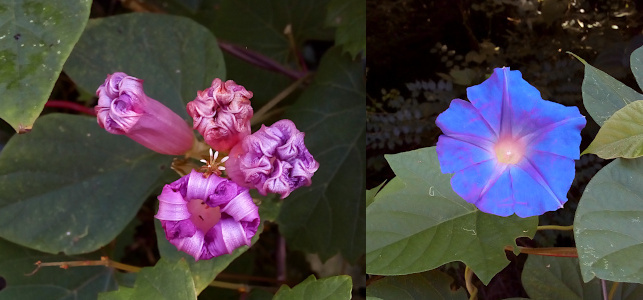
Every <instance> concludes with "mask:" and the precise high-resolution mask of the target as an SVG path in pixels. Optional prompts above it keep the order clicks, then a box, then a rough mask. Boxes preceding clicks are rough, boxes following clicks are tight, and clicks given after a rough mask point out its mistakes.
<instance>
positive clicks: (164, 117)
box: [94, 72, 194, 155]
mask: <svg viewBox="0 0 643 300" xmlns="http://www.w3.org/2000/svg"><path fill="white" fill-rule="evenodd" d="M96 95H97V96H98V105H96V107H95V108H94V110H95V111H96V115H97V121H98V125H100V126H101V127H102V128H104V129H105V130H106V131H107V132H109V133H113V134H124V135H126V136H127V137H129V138H131V139H132V140H134V141H136V142H138V143H139V144H141V145H143V146H145V147H147V148H149V149H151V150H154V151H156V152H159V153H162V154H170V155H180V154H184V153H185V152H187V151H188V150H190V148H192V144H193V143H194V134H193V133H192V130H191V129H190V127H189V126H188V125H187V124H186V123H185V121H183V119H182V118H181V117H180V116H179V115H177V114H176V113H174V112H173V111H172V110H170V109H169V108H167V107H166V106H165V105H163V104H162V103H160V102H158V101H156V100H154V99H152V98H149V97H147V96H146V95H145V93H144V92H143V81H142V80H140V79H138V78H135V77H132V76H127V74H125V73H122V72H117V73H114V74H111V75H108V76H107V79H106V80H105V83H103V84H102V85H101V86H100V87H99V88H98V90H97V91H96Z"/></svg>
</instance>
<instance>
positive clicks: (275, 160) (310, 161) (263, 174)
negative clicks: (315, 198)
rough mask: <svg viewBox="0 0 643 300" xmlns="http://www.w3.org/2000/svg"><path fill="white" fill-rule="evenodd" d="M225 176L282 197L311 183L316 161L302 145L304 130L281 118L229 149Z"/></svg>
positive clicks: (245, 185)
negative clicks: (226, 174) (301, 130)
mask: <svg viewBox="0 0 643 300" xmlns="http://www.w3.org/2000/svg"><path fill="white" fill-rule="evenodd" d="M229 157H230V159H229V160H228V161H227V162H226V170H227V172H228V176H229V177H230V178H231V179H232V180H234V181H235V182H236V183H237V184H239V185H241V186H244V187H248V188H256V189H257V190H258V191H259V193H261V194H262V195H266V194H267V193H277V194H279V195H281V198H282V199H283V198H285V197H287V196H288V195H290V193H291V192H292V191H293V190H295V189H297V188H299V187H302V186H308V185H310V184H311V177H312V176H313V174H314V173H315V171H317V169H318V168H319V163H318V162H317V161H315V159H314V158H313V156H312V155H311V154H310V152H308V149H306V146H305V145H304V133H303V132H300V131H299V130H297V128H296V127H295V124H294V123H293V122H292V121H290V120H281V121H278V122H276V123H275V124H273V125H272V126H270V127H266V126H262V127H261V129H260V130H258V131H257V132H255V133H253V134H252V135H250V136H247V137H246V138H244V139H243V140H242V141H241V142H240V143H239V144H237V145H236V146H235V147H234V148H232V150H231V151H230V155H229Z"/></svg>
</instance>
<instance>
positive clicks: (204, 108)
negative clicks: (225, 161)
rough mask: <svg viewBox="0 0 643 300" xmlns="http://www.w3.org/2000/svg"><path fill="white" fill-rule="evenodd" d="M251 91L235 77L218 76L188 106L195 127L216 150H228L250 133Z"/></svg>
mask: <svg viewBox="0 0 643 300" xmlns="http://www.w3.org/2000/svg"><path fill="white" fill-rule="evenodd" d="M250 98H252V92H250V91H247V90H246V89H245V88H244V87H243V86H241V85H238V84H236V83H235V82H234V81H232V80H228V81H226V82H223V81H222V80H221V79H219V78H215V79H214V81H212V86H210V87H209V88H207V89H205V90H203V91H198V92H197V97H196V99H194V100H193V101H190V102H189V103H188V105H187V110H188V114H189V115H190V116H191V117H192V119H193V120H194V123H193V124H194V129H196V130H197V131H199V133H200V134H201V135H202V136H203V138H204V139H205V142H206V143H207V144H208V145H210V147H212V148H213V149H215V150H217V151H222V152H228V151H230V149H231V148H232V147H233V146H234V145H236V144H237V143H238V142H239V141H241V139H243V138H244V137H245V136H247V135H249V134H250V118H252V114H253V110H252V106H251V105H250Z"/></svg>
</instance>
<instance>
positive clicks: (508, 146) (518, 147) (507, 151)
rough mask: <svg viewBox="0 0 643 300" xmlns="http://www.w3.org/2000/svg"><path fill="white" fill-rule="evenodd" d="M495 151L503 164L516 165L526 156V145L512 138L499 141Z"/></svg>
mask: <svg viewBox="0 0 643 300" xmlns="http://www.w3.org/2000/svg"><path fill="white" fill-rule="evenodd" d="M494 150H495V152H496V157H497V158H498V161H499V162H501V163H503V164H510V165H515V164H517V163H519V162H520V160H522V158H523V156H525V145H523V144H522V143H520V142H518V141H516V140H514V139H512V138H505V139H500V140H498V143H497V144H496V146H495V147H494Z"/></svg>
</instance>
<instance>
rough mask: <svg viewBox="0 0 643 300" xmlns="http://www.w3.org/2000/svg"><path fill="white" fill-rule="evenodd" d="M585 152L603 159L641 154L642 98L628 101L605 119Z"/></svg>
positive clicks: (642, 127)
mask: <svg viewBox="0 0 643 300" xmlns="http://www.w3.org/2000/svg"><path fill="white" fill-rule="evenodd" d="M585 153H594V154H596V155H598V156H599V157H601V158H604V159H611V158H617V157H624V158H637V157H640V156H643V100H638V101H634V102H632V103H629V104H628V105H626V106H625V107H623V108H621V109H619V110H618V111H616V112H615V113H614V114H613V115H612V116H611V117H610V118H609V119H607V121H605V123H604V124H603V127H601V130H599V131H598V134H597V135H596V137H595V138H594V140H593V141H592V143H591V144H590V145H589V147H587V149H585V151H583V154H585Z"/></svg>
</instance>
